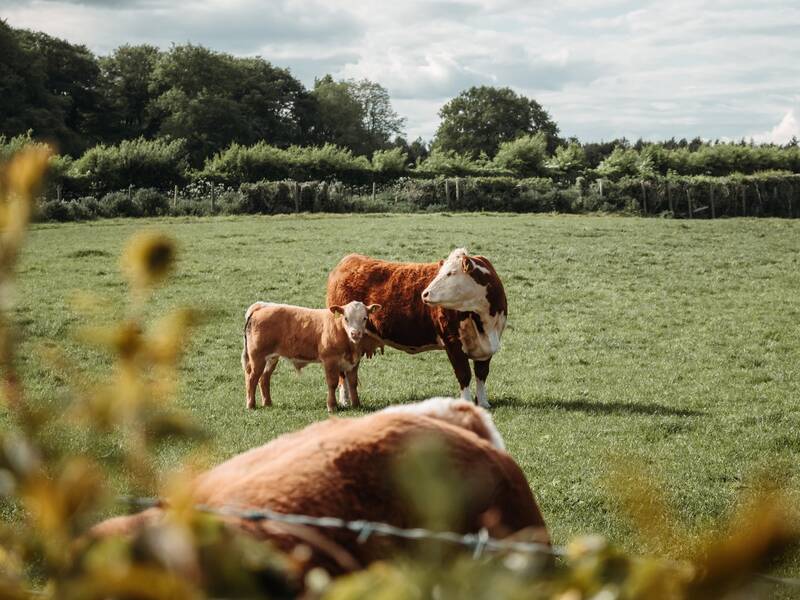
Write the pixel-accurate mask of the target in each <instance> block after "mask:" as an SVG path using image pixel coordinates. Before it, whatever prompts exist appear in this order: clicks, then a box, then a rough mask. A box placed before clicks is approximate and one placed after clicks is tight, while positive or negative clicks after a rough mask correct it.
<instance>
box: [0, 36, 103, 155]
mask: <svg viewBox="0 0 800 600" xmlns="http://www.w3.org/2000/svg"><path fill="white" fill-rule="evenodd" d="M98 75H99V68H98V66H97V61H96V59H95V57H94V55H93V54H92V53H91V52H90V51H89V50H88V49H87V48H86V47H85V46H78V45H74V44H70V43H69V42H66V41H64V40H60V39H57V38H54V37H51V36H48V35H45V34H43V33H36V32H32V31H26V30H18V29H13V28H12V27H10V26H8V24H7V23H5V22H3V21H0V133H1V134H5V135H17V134H20V133H25V132H26V131H28V130H32V131H33V134H34V136H35V137H37V138H45V139H48V140H50V141H54V142H56V143H57V144H58V145H59V147H60V148H61V150H62V151H63V152H68V153H76V152H80V151H82V150H83V149H84V148H85V147H87V146H88V145H91V144H93V143H95V142H96V141H97V140H98V137H99V129H100V121H101V115H102V114H103V111H104V105H103V102H102V98H101V96H100V94H99V93H98V90H97V79H98Z"/></svg>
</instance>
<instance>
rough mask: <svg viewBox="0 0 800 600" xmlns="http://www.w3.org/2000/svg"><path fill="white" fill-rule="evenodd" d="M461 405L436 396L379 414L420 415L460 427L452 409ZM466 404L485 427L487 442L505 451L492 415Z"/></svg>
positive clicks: (454, 400) (459, 420)
mask: <svg viewBox="0 0 800 600" xmlns="http://www.w3.org/2000/svg"><path fill="white" fill-rule="evenodd" d="M462 403H463V400H457V399H456V398H446V397H442V396H437V397H435V398H428V399H427V400H423V401H422V402H414V403H413V404H402V405H400V406H390V407H389V408H384V409H383V410H382V411H381V412H388V413H405V414H414V415H422V416H425V417H430V418H432V419H439V420H440V421H445V422H447V423H451V424H453V425H458V426H461V419H460V417H459V415H458V412H457V411H456V410H454V408H455V407H456V406H458V405H461V404H462ZM467 404H468V406H469V409H470V410H471V411H472V413H473V414H474V415H476V416H477V417H478V418H479V419H480V420H481V422H482V423H483V425H484V426H485V427H486V430H487V431H488V432H489V440H488V441H489V442H490V443H491V444H492V446H494V447H495V448H498V449H500V450H505V449H506V445H505V442H504V441H503V436H501V435H500V432H499V431H498V430H497V426H496V425H495V424H494V420H493V419H492V415H490V414H489V413H488V412H486V411H485V410H483V409H482V408H479V407H477V406H475V405H474V404H472V402H471V401H470V402H468V403H467Z"/></svg>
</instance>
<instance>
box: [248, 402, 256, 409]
mask: <svg viewBox="0 0 800 600" xmlns="http://www.w3.org/2000/svg"><path fill="white" fill-rule="evenodd" d="M255 409H256V403H255V402H253V403H252V404H250V403H249V402H248V403H247V410H255Z"/></svg>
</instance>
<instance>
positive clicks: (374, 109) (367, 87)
mask: <svg viewBox="0 0 800 600" xmlns="http://www.w3.org/2000/svg"><path fill="white" fill-rule="evenodd" d="M347 83H348V85H349V86H350V93H351V95H352V96H353V97H354V98H355V99H356V101H357V102H358V103H359V105H361V115H362V117H361V119H362V122H363V125H364V130H365V131H366V133H367V135H368V136H369V143H370V145H371V146H372V148H374V149H376V150H377V149H380V148H387V147H389V146H390V145H391V139H392V138H393V137H394V136H397V135H400V134H401V133H402V132H403V128H404V127H405V124H406V120H405V118H403V117H401V116H399V115H398V114H397V112H395V110H394V109H393V108H392V101H391V99H390V98H389V92H388V91H387V90H386V88H385V87H383V86H382V85H381V84H379V83H375V82H374V81H370V80H368V79H361V80H360V81H348V82H347Z"/></svg>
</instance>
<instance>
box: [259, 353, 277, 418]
mask: <svg viewBox="0 0 800 600" xmlns="http://www.w3.org/2000/svg"><path fill="white" fill-rule="evenodd" d="M277 366H278V357H277V356H270V357H269V358H268V359H267V362H266V365H265V366H264V372H263V373H262V374H261V379H260V380H259V381H258V383H259V385H260V387H261V406H272V396H270V393H269V392H270V389H269V387H270V378H271V377H272V373H273V371H275V367H277Z"/></svg>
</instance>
